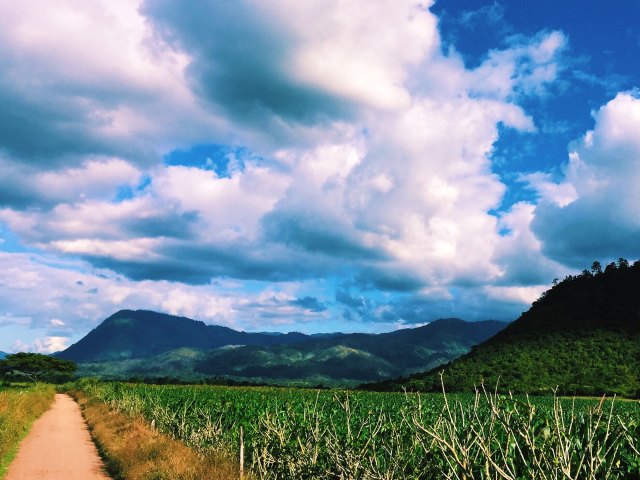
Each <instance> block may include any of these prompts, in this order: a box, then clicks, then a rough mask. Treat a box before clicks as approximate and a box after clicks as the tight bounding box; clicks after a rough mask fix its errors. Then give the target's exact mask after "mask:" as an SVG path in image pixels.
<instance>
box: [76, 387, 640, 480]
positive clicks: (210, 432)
mask: <svg viewBox="0 0 640 480" xmlns="http://www.w3.org/2000/svg"><path fill="white" fill-rule="evenodd" d="M85 388H86V389H87V390H88V391H90V392H91V394H92V395H94V396H96V397H99V398H100V399H101V400H102V401H104V402H107V403H108V404H109V405H110V406H111V407H112V408H115V409H119V410H121V411H126V412H130V413H136V412H137V413H138V414H141V415H143V416H145V417H146V418H147V420H148V421H150V422H152V424H153V425H154V426H155V428H158V429H160V430H162V431H164V432H167V433H168V434H170V435H172V436H173V437H174V438H176V439H179V440H181V441H183V442H185V443H187V444H188V445H190V446H191V447H193V448H195V449H196V450H199V451H201V452H206V451H212V450H213V451H219V452H227V453H228V455H230V456H232V457H235V458H238V454H239V443H240V439H239V438H238V433H239V431H240V428H239V427H243V428H244V432H245V437H244V439H243V440H244V443H245V447H246V464H247V465H248V467H249V468H250V471H251V472H252V473H253V474H254V475H255V476H256V477H258V478H265V479H270V478H274V479H275V478H286V479H297V478H303V479H331V478H335V479H430V478H449V479H521V478H540V479H560V478H562V479H602V478H607V479H608V478H640V453H639V451H638V449H639V448H640V445H639V442H640V422H639V418H638V417H639V415H638V413H640V408H639V407H638V405H637V404H636V403H625V402H618V401H614V400H613V399H607V400H605V399H601V400H600V401H593V400H591V401H589V400H565V399H560V398H558V397H552V398H533V399H529V398H527V397H519V398H516V397H512V396H510V395H500V394H498V393H497V392H495V391H494V392H488V391H486V390H484V389H480V390H479V391H478V392H477V393H476V394H475V395H444V394H442V395H434V394H429V395H415V394H406V395H398V394H373V393H368V392H367V393H364V392H341V391H337V392H318V393H317V394H313V393H312V392H308V391H306V392H301V391H295V390H284V391H279V390H276V389H246V388H245V389H242V388H235V389H233V388H227V389H219V388H217V389H216V388H206V387H205V388H198V387H182V388H177V387H149V386H135V385H123V384H111V385H106V384H93V385H85ZM274 399H275V400H274Z"/></svg>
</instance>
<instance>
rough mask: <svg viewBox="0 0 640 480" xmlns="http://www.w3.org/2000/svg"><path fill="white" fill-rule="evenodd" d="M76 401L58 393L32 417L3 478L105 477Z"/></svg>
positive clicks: (61, 479) (80, 479) (92, 479)
mask: <svg viewBox="0 0 640 480" xmlns="http://www.w3.org/2000/svg"><path fill="white" fill-rule="evenodd" d="M108 478H109V477H108V476H107V475H106V474H105V473H104V466H103V464H102V461H101V460H100V457H99V456H98V451H97V449H96V447H95V445H94V444H93V442H92V441H91V437H90V436H89V430H88V429H87V425H86V423H85V422H84V419H83V418H82V414H81V413H80V407H78V404H77V403H76V402H75V401H74V400H73V399H72V398H71V397H69V396H68V395H60V394H57V395H56V398H55V401H54V403H53V406H52V407H51V408H50V409H49V410H48V411H47V412H46V413H45V414H44V415H42V417H40V418H39V419H38V420H36V421H35V423H34V424H33V427H32V428H31V431H30V432H29V435H28V436H27V438H26V439H25V440H24V441H23V442H22V444H21V445H20V450H19V451H18V455H17V456H16V458H15V460H14V461H13V463H12V464H11V465H10V466H9V471H8V473H7V476H6V479H5V480H32V479H33V480H35V479H38V480H108Z"/></svg>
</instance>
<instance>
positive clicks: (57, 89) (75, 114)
mask: <svg viewBox="0 0 640 480" xmlns="http://www.w3.org/2000/svg"><path fill="white" fill-rule="evenodd" d="M137 9H138V5H137V2H135V1H134V2H130V1H103V0H90V1H83V2H79V1H73V2H45V3H43V2H41V1H39V0H27V1H25V2H21V3H20V4H13V5H9V4H7V5H3V6H2V16H1V19H0V63H1V64H2V65H3V68H2V72H1V73H0V103H2V105H3V108H2V109H1V110H0V126H1V128H0V150H2V151H4V152H5V153H6V154H7V155H9V156H11V157H12V158H13V159H15V160H20V161H24V162H33V161H36V160H37V161H38V163H39V164H40V165H45V164H47V165H68V164H69V163H70V162H76V163H82V162H83V161H84V158H85V156H86V155H115V156H124V157H129V158H133V159H136V161H138V162H142V163H148V162H149V161H151V160H152V159H153V158H154V157H155V155H157V153H158V147H162V146H166V145H167V144H168V143H171V142H176V141H181V140H185V139H193V138H194V137H197V136H198V135H199V134H202V132H203V128H204V125H205V120H206V124H208V126H207V130H210V129H211V126H212V125H215V124H216V120H215V119H214V118H212V117H211V116H210V115H205V114H204V113H203V112H202V110H201V109H199V108H198V107H197V105H196V102H195V97H194V96H193V94H192V93H191V91H190V90H189V89H188V88H187V87H186V85H185V83H184V76H183V71H184V67H185V65H186V63H187V59H186V58H185V57H184V56H183V55H180V54H179V53H177V52H173V51H171V50H170V49H168V48H165V47H164V46H163V45H162V44H161V42H160V43H159V38H158V37H156V36H154V34H153V32H152V30H151V29H150V27H149V25H148V23H147V22H146V21H145V19H144V17H142V16H141V15H140V14H139V13H138V11H137ZM167 111H171V112H172V115H170V116H167V115H165V114H164V113H163V112H167ZM159 114H162V117H163V121H162V122H157V121H156V119H157V118H158V115H159Z"/></svg>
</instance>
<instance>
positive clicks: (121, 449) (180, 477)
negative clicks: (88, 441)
mask: <svg viewBox="0 0 640 480" xmlns="http://www.w3.org/2000/svg"><path fill="white" fill-rule="evenodd" d="M70 393H71V395H72V396H73V397H74V398H75V399H76V401H78V403H79V404H80V407H81V408H82V412H83V415H84V417H85V419H86V421H87V423H88V424H89V429H90V430H91V435H92V437H93V439H94V441H95V442H96V444H97V445H98V449H99V450H100V452H101V454H102V455H103V457H104V458H105V460H106V462H107V466H108V469H109V473H110V474H111V475H112V476H114V478H116V479H126V480H152V479H153V480H156V479H158V480H159V479H167V480H200V479H207V480H209V479H211V480H217V479H221V480H222V479H237V478H239V472H238V464H237V463H236V462H234V461H233V460H232V459H230V458H228V457H224V456H222V455H219V454H218V455H214V454H210V455H203V454H200V453H197V452H195V451H194V450H192V449H190V448H188V447H186V446H185V445H184V444H182V443H181V442H178V441H176V440H174V439H172V438H170V437H169V436H167V435H164V434H162V433H159V432H158V431H157V430H156V429H154V428H153V427H152V426H151V425H150V424H149V423H147V422H146V421H145V420H144V419H142V418H141V417H130V416H128V415H126V414H123V413H120V412H116V411H114V410H111V409H110V408H109V407H108V406H107V405H106V404H104V403H102V402H99V401H96V400H92V399H88V398H87V397H86V396H85V395H83V394H82V393H80V392H77V391H76V392H70ZM245 478H246V476H245ZM247 480H248V479H247Z"/></svg>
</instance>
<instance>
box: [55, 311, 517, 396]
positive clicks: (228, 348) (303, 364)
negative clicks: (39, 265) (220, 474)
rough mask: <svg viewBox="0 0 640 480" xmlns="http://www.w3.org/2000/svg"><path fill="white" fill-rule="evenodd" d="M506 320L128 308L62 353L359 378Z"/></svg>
mask: <svg viewBox="0 0 640 480" xmlns="http://www.w3.org/2000/svg"><path fill="white" fill-rule="evenodd" d="M505 326H506V324H505V323H502V322H496V321H484V322H464V321H462V320H459V319H443V320H437V321H434V322H432V323H430V324H428V325H425V326H423V327H418V328H413V329H405V330H398V331H395V332H391V333H383V334H377V335H374V334H361V333H357V334H341V333H334V334H320V335H313V336H309V335H304V334H301V333H289V334H272V333H245V332H237V331H235V330H233V329H230V328H226V327H220V326H210V325H205V324H204V323H202V322H197V321H195V320H190V319H187V318H183V317H174V316H171V315H165V314H160V313H155V312H148V311H137V312H133V311H129V310H124V311H121V312H118V313H116V314H115V315H113V316H111V317H109V318H108V319H107V320H105V321H104V322H103V323H102V324H101V325H99V326H98V327H97V328H95V329H94V330H92V331H91V332H90V333H89V334H88V335H87V336H86V337H85V338H83V339H82V340H80V341H79V342H78V343H76V344H74V345H72V346H71V347H69V348H68V349H67V350H65V351H64V352H61V353H59V354H58V355H57V356H59V357H60V358H65V359H71V360H74V361H76V362H78V363H79V364H80V369H79V372H80V373H81V374H83V375H99V376H103V377H110V378H129V377H133V376H136V377H162V376H169V377H178V378H184V379H196V378H211V377H224V378H232V379H235V380H244V381H251V382H267V383H287V384H292V383H295V384H302V385H311V384H318V383H324V384H327V385H337V384H340V385H356V384H359V383H362V382H372V381H377V380H382V379H387V378H392V377H397V376H400V375H408V374H410V373H414V372H416V371H423V370H425V369H428V368H432V367H435V366H437V365H441V364H442V363H446V362H448V361H450V360H452V359H453V358H456V357H458V356H460V355H462V354H464V353H466V352H468V351H469V349H470V348H471V347H472V346H473V345H475V344H477V343H480V342H482V341H484V340H486V339H487V338H489V337H490V336H492V335H495V334H496V333H497V332H498V331H500V330H502V329H503V328H504V327H505Z"/></svg>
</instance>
